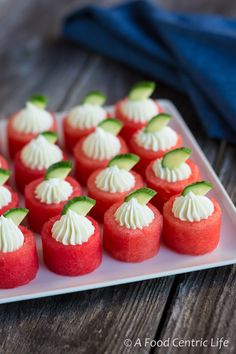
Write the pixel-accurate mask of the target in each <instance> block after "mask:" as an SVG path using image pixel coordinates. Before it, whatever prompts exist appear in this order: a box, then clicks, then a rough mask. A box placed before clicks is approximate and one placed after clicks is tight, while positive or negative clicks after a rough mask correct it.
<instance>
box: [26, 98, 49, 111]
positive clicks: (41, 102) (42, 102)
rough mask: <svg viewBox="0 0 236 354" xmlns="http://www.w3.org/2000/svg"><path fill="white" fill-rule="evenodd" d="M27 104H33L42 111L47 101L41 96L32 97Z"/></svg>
mask: <svg viewBox="0 0 236 354" xmlns="http://www.w3.org/2000/svg"><path fill="white" fill-rule="evenodd" d="M28 102H31V103H33V104H34V105H35V106H37V107H39V108H41V109H44V108H46V107H47V104H48V99H47V97H45V96H43V95H34V96H31V97H30V98H29V99H28Z"/></svg>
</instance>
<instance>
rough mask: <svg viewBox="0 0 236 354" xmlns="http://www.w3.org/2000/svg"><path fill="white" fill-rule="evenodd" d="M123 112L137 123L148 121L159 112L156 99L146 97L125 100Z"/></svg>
mask: <svg viewBox="0 0 236 354" xmlns="http://www.w3.org/2000/svg"><path fill="white" fill-rule="evenodd" d="M121 111H122V113H123V114H124V115H125V116H126V117H128V118H129V120H131V121H133V122H135V123H138V122H139V123H146V122H148V121H149V120H150V119H151V118H152V117H154V116H155V115H156V114H158V113H159V111H158V108H157V105H156V103H155V101H153V100H152V99H151V98H146V99H144V100H141V101H131V100H129V99H127V100H125V101H124V102H122V104H121Z"/></svg>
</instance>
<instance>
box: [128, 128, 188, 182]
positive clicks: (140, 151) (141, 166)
mask: <svg viewBox="0 0 236 354" xmlns="http://www.w3.org/2000/svg"><path fill="white" fill-rule="evenodd" d="M135 136H136V134H134V135H133V136H132V138H131V140H130V151H131V152H133V153H134V154H137V155H138V156H139V157H140V161H139V162H138V163H137V165H135V167H134V169H135V171H137V172H139V173H140V174H141V175H143V176H144V177H145V170H146V168H147V166H148V165H149V163H150V162H151V161H153V160H156V159H159V158H161V157H163V156H164V155H165V154H166V153H167V152H168V151H170V150H174V149H177V148H179V147H181V146H182V145H183V140H182V137H181V136H180V135H178V139H177V142H176V144H175V145H174V146H172V147H171V148H169V149H166V150H159V151H151V150H146V149H144V148H143V147H142V146H139V145H138V144H137V142H136V138H135Z"/></svg>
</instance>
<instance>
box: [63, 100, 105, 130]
mask: <svg viewBox="0 0 236 354" xmlns="http://www.w3.org/2000/svg"><path fill="white" fill-rule="evenodd" d="M106 115H107V113H106V111H105V109H104V108H102V107H100V106H98V105H94V104H88V103H85V104H83V105H81V106H76V107H74V108H72V109H71V111H70V112H69V114H68V122H69V124H70V125H71V126H72V127H74V128H79V129H90V128H94V127H96V126H97V125H98V123H100V122H101V121H102V120H104V119H105V118H106Z"/></svg>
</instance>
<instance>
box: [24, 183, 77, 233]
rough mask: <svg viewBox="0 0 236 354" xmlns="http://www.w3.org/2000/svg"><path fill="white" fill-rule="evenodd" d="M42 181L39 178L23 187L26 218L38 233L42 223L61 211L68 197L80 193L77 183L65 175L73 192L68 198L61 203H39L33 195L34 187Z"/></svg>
mask: <svg viewBox="0 0 236 354" xmlns="http://www.w3.org/2000/svg"><path fill="white" fill-rule="evenodd" d="M42 181H43V178H39V179H37V180H35V181H33V182H31V183H30V184H28V185H27V186H26V187H25V206H26V208H28V209H29V214H28V215H27V219H28V222H29V226H30V228H31V230H33V231H34V232H37V233H40V232H41V230H42V227H43V225H44V224H45V223H46V222H47V221H48V220H49V219H50V218H52V217H54V216H57V215H58V214H60V213H61V211H62V209H63V207H64V205H65V204H66V203H67V201H68V200H69V199H72V198H74V197H76V196H80V195H82V188H81V187H80V185H79V183H78V182H77V181H76V180H75V179H74V178H72V177H67V178H66V181H67V182H69V183H70V185H71V186H72V188H73V192H72V194H71V196H70V197H69V199H68V200H66V201H63V202H61V203H57V204H56V203H54V204H46V203H41V202H40V201H39V200H38V199H37V198H36V197H35V189H36V187H37V186H38V185H39V184H40V183H41V182H42Z"/></svg>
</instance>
